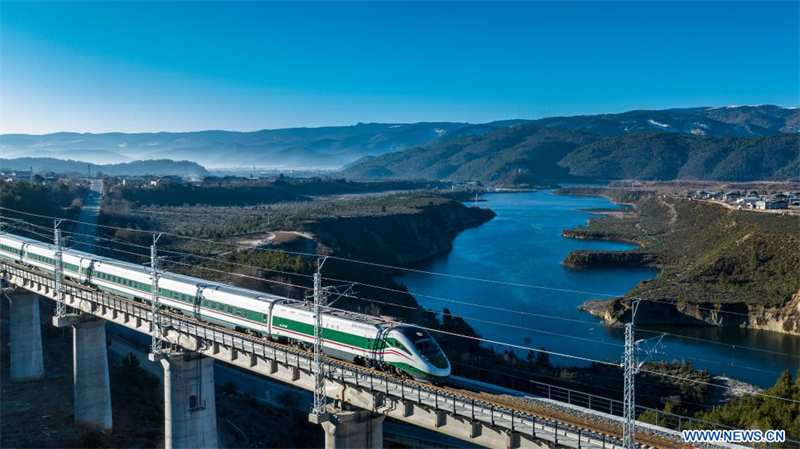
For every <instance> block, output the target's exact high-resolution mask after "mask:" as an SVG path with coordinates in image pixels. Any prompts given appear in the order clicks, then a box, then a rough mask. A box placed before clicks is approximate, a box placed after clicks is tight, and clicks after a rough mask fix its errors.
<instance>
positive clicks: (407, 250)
mask: <svg viewBox="0 0 800 449" xmlns="http://www.w3.org/2000/svg"><path fill="white" fill-rule="evenodd" d="M495 215H496V214H495V213H494V212H493V211H491V210H488V209H479V208H472V207H466V206H464V205H463V204H461V203H458V202H455V201H448V202H445V203H442V204H436V205H430V206H423V207H420V208H419V209H417V210H416V211H415V212H414V213H404V214H393V215H379V216H362V217H342V218H331V219H324V220H319V221H315V222H313V223H309V224H306V225H304V226H303V227H304V228H305V230H307V231H309V232H311V233H313V234H314V235H316V236H317V237H318V238H319V240H320V241H322V242H325V244H326V245H328V246H330V247H331V248H333V249H334V251H335V252H336V254H338V255H341V256H343V257H354V258H358V259H361V260H369V261H374V262H378V263H385V264H392V265H403V266H407V265H411V264H415V263H419V262H421V261H424V260H427V259H430V258H432V257H434V256H437V255H439V254H443V253H446V252H448V251H450V250H451V249H452V248H453V239H454V238H455V236H456V235H457V234H458V233H459V232H461V231H463V230H464V229H467V228H471V227H475V226H479V225H481V224H483V223H485V222H487V221H489V220H491V219H492V218H494V217H495Z"/></svg>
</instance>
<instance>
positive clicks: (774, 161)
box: [341, 106, 800, 185]
mask: <svg viewBox="0 0 800 449" xmlns="http://www.w3.org/2000/svg"><path fill="white" fill-rule="evenodd" d="M709 116H713V117H715V118H714V119H711V118H708V117H709ZM702 117H706V118H702ZM799 117H800V112H798V110H797V109H790V108H779V107H775V106H762V107H728V108H719V109H708V108H705V109H701V108H694V109H681V110H668V111H631V112H627V113H624V114H613V115H602V116H586V117H565V118H551V119H543V120H537V121H532V122H526V123H525V124H514V125H512V126H510V127H507V128H503V129H498V130H494V131H491V130H490V131H489V132H483V131H485V126H480V127H476V129H480V130H481V131H482V132H478V133H473V134H472V135H464V136H461V137H455V138H442V139H439V140H438V141H437V142H433V143H429V144H427V145H423V146H419V147H416V148H412V149H409V150H404V151H400V152H396V153H390V154H385V155H382V156H378V157H374V158H366V159H363V160H361V161H359V162H357V163H355V164H351V165H350V166H348V167H346V168H345V169H343V170H342V171H341V175H342V176H345V177H348V178H354V179H358V178H366V179H375V178H416V179H437V180H442V179H444V180H455V181H480V182H483V183H493V184H502V185H520V184H536V183H542V182H553V181H556V182H559V181H562V182H563V181H573V182H580V181H586V180H609V179H643V180H673V179H687V180H689V179H692V180H697V179H704V180H724V181H752V180H798V179H800V133H798V131H797V126H796V124H797V121H798V118H799ZM723 120H724V121H723ZM467 129H468V128H462V129H461V130H458V131H457V133H461V134H463V133H464V131H466V130H467ZM698 129H699V130H702V132H700V131H698ZM454 134H456V133H454Z"/></svg>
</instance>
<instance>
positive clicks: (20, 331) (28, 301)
mask: <svg viewBox="0 0 800 449" xmlns="http://www.w3.org/2000/svg"><path fill="white" fill-rule="evenodd" d="M8 298H9V301H10V302H11V310H10V313H11V317H10V323H9V338H10V340H11V341H10V343H11V348H10V349H11V350H10V354H9V355H10V356H11V358H10V361H9V362H10V363H9V364H10V365H11V366H10V368H11V381H12V382H25V381H31V380H38V379H41V378H43V377H44V359H43V357H42V325H41V322H40V321H39V295H36V294H33V293H28V292H24V293H22V292H20V293H11V294H10V295H8Z"/></svg>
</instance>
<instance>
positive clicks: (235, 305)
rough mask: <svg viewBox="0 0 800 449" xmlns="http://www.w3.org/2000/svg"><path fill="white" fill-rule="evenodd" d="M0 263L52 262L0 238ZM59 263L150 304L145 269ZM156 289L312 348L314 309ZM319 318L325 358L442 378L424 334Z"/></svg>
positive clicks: (238, 291)
mask: <svg viewBox="0 0 800 449" xmlns="http://www.w3.org/2000/svg"><path fill="white" fill-rule="evenodd" d="M0 257H3V258H6V259H9V260H14V261H18V262H22V263H25V264H27V265H30V266H34V267H37V268H39V269H41V270H44V271H47V272H53V271H54V266H55V262H56V261H55V246H53V245H49V244H47V243H42V242H39V241H36V240H32V239H27V238H24V237H20V236H16V235H11V234H0ZM62 261H63V263H64V275H65V276H66V277H69V278H72V279H74V280H77V281H80V282H83V283H86V284H91V285H94V286H96V287H97V288H99V289H101V290H104V291H107V292H110V293H113V294H117V295H121V296H124V297H127V298H130V299H135V300H139V301H143V302H146V303H148V304H149V303H150V301H151V291H152V288H151V285H152V279H151V270H150V268H149V267H145V266H140V265H136V264H132V263H127V262H121V261H118V260H115V259H110V258H107V257H101V256H95V255H93V254H89V253H84V252H81V251H76V250H72V249H66V250H64V251H63V252H62ZM158 287H159V292H158V293H159V302H160V303H161V304H162V305H163V306H164V307H168V308H170V309H171V310H175V311H178V312H180V313H182V314H184V315H187V316H192V317H195V318H196V319H198V320H201V321H206V322H211V323H215V324H218V325H221V326H225V327H228V328H231V329H236V330H239V331H244V332H249V333H251V334H254V335H257V336H261V337H269V338H272V339H278V340H286V341H288V342H289V343H291V344H293V345H295V346H301V347H304V348H306V349H310V348H311V347H312V345H313V342H314V310H313V305H312V304H309V303H307V302H301V301H295V300H292V299H289V298H284V297H280V296H276V295H270V294H266V293H262V292H258V291H255V290H249V289H244V288H239V287H235V286H231V285H227V284H222V283H217V282H210V281H206V280H203V279H198V278H193V277H190V276H184V275H179V274H172V273H165V274H163V275H162V276H160V277H159V283H158ZM323 313H324V316H323V319H322V324H323V351H324V352H325V353H326V354H327V355H329V356H331V357H333V358H338V359H342V360H347V361H350V362H356V363H361V364H364V365H367V366H371V367H375V368H379V369H382V370H384V371H389V372H394V373H396V374H399V375H408V376H411V377H413V378H414V379H418V380H424V381H429V382H438V381H441V380H443V379H444V378H446V377H447V376H449V375H450V363H449V361H448V360H447V357H446V356H445V355H444V352H442V349H441V348H440V347H439V345H438V344H437V343H436V340H434V339H433V337H431V335H430V334H429V333H428V332H427V331H426V330H424V329H421V328H418V327H415V326H412V325H407V324H398V323H395V322H391V321H387V320H385V319H382V318H377V317H373V316H368V315H363V314H359V313H354V312H348V311H345V310H340V309H333V308H325V309H324V312H323Z"/></svg>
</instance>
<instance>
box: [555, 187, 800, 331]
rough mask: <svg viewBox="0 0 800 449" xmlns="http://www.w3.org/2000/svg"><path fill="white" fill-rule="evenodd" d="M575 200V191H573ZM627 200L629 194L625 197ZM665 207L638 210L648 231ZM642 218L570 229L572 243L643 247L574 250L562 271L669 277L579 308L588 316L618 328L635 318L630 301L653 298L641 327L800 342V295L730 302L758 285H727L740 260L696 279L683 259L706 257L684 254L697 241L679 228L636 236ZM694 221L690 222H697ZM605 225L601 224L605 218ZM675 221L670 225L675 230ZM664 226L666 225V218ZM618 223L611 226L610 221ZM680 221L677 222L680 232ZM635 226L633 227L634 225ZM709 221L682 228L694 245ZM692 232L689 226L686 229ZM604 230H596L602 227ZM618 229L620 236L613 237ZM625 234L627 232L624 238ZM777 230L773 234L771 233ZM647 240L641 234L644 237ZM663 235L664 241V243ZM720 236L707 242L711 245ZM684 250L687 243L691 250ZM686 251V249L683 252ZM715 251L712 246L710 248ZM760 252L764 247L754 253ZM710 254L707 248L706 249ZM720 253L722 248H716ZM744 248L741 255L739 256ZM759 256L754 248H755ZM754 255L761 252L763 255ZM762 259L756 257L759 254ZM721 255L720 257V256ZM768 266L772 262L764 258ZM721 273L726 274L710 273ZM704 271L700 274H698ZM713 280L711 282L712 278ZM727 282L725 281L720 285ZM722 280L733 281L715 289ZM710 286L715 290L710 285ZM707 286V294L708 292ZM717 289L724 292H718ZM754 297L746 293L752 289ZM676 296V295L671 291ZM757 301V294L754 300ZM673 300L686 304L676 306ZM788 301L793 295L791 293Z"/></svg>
mask: <svg viewBox="0 0 800 449" xmlns="http://www.w3.org/2000/svg"><path fill="white" fill-rule="evenodd" d="M588 190H589V189H586V188H583V189H581V191H580V194H581V195H590V194H591V192H590V191H588ZM595 190H597V192H596V196H604V197H608V198H611V199H612V201H613V196H614V195H613V193H609V191H608V189H606V190H604V191H603V194H602V195H601V194H600V189H595ZM572 194H577V193H572ZM626 194H627V195H630V194H629V193H626ZM663 204H666V201H665V200H663V199H658V200H656V199H653V200H651V201H650V202H644V203H643V204H640V205H639V207H645V208H647V211H646V215H648V217H646V219H650V220H653V221H651V222H650V223H648V225H647V226H648V228H650V227H654V226H656V224H653V223H655V221H656V220H658V219H661V218H659V217H658V216H657V215H656V220H654V218H653V216H654V210H655V208H656V207H657V206H661V205H663ZM667 206H669V207H670V209H671V212H672V213H675V209H674V207H676V206H679V205H671V204H667ZM642 215H643V213H642V211H641V209H639V210H637V215H636V217H635V219H628V220H622V219H619V218H617V217H608V218H606V217H604V218H602V219H609V220H617V222H614V223H617V224H616V225H605V226H592V224H593V223H592V220H598V219H592V220H590V223H589V226H586V227H582V228H577V229H569V230H565V231H564V232H563V233H562V235H563V236H564V237H567V238H576V239H593V240H609V241H619V242H626V243H633V244H637V245H639V248H638V249H633V250H629V251H586V250H583V251H574V252H572V253H570V254H569V255H568V256H567V257H566V259H564V261H563V262H562V265H563V266H565V267H568V268H572V269H592V268H605V269H608V268H640V267H648V268H659V269H667V270H668V271H669V273H666V274H665V273H664V272H663V271H662V273H660V274H659V276H658V277H657V278H655V279H652V280H647V281H643V282H642V283H640V284H639V285H638V286H636V288H634V289H633V290H632V291H631V292H629V293H628V294H626V295H624V296H622V297H619V298H614V299H603V300H590V301H587V302H585V303H584V304H583V305H582V306H580V310H582V311H585V312H587V313H590V314H591V315H593V316H595V317H598V318H600V319H602V320H603V321H604V322H605V323H607V324H613V323H619V322H625V321H628V320H629V319H630V318H629V316H630V310H629V304H630V299H631V298H633V297H644V298H648V299H652V300H653V301H644V302H642V303H641V304H640V307H639V310H638V312H637V315H636V321H637V323H641V324H651V325H693V326H719V327H741V328H749V329H757V330H768V331H773V332H779V333H785V334H790V335H798V336H800V291H798V290H795V292H796V293H794V294H791V298H789V299H788V300H784V301H780V302H778V301H772V303H770V302H768V301H764V300H763V299H764V298H763V297H760V296H759V294H758V293H757V291H754V292H753V293H746V292H747V291H744V290H741V292H742V293H741V294H740V295H739V296H741V299H736V298H732V299H729V298H728V297H726V296H725V292H727V291H730V290H729V289H731V288H742V287H737V286H738V285H743V286H744V285H748V284H749V283H752V282H753V280H752V279H751V278H750V277H749V274H748V272H747V271H746V270H745V272H744V274H742V275H739V276H741V277H739V278H737V279H736V280H735V281H726V280H725V279H726V274H725V273H728V274H727V276H731V278H733V276H734V274H732V273H734V272H733V271H732V270H733V268H731V267H734V266H736V265H734V264H735V263H736V262H734V261H732V260H729V259H731V258H732V257H735V256H727V259H726V258H720V260H719V261H712V263H711V266H710V267H709V268H706V272H708V273H709V274H702V275H701V274H697V273H698V270H697V269H696V268H695V267H694V266H693V264H687V262H686V260H687V259H688V260H689V261H691V260H695V258H697V257H701V258H702V257H704V256H703V254H707V253H705V252H698V254H686V253H685V251H691V250H693V248H691V247H692V245H695V243H692V242H688V240H687V241H682V240H680V239H678V238H676V237H674V235H673V233H674V232H676V231H675V229H676V228H677V226H673V227H669V226H665V227H664V229H663V230H661V233H660V234H658V237H656V236H653V235H641V236H639V235H637V234H638V233H634V232H630V230H631V229H634V230H637V231H638V230H639V229H640V226H641V223H642V220H643V219H645V218H643V217H642ZM694 218H695V217H693V219H694ZM602 219H601V220H602ZM674 220H675V219H674V218H673V220H672V222H671V223H669V224H670V225H674ZM722 220H725V221H723V222H722V224H723V226H722V228H723V229H730V228H731V227H732V226H735V225H736V224H737V221H739V220H737V221H734V220H735V218H733V219H730V218H728V217H726V216H724V215H713V216H711V217H710V218H709V222H708V223H709V225H710V224H714V223H715V222H716V224H719V222H720V221H722ZM661 221H664V220H663V219H661ZM612 224H613V223H612ZM680 225H681V223H678V226H680ZM634 226H635V227H634ZM704 226H706V222H704V221H699V222H697V223H693V224H692V225H691V227H690V228H689V230H688V232H687V230H686V229H682V230H679V231H680V232H684V233H686V234H687V237H685V238H684V239H694V238H696V236H695V235H692V233H693V232H697V233H700V232H702V231H703V229H702V228H703V227H704ZM687 227H688V226H687ZM598 228H599V229H598ZM615 229H620V230H621V231H616V230H615ZM626 231H627V232H626ZM771 232H774V231H771ZM642 234H643V233H642ZM751 235H752V233H748V234H746V236H745V237H743V238H738V239H736V240H734V239H730V241H731V242H732V243H727V241H722V242H721V243H719V245H718V247H719V246H722V247H725V248H728V249H731V250H733V248H732V247H731V246H732V245H736V244H740V243H741V242H742V241H746V240H747V239H748V238H751V237H750V236H751ZM662 236H666V237H662ZM715 237H716V236H710V237H709V238H711V239H713V238H715ZM660 238H669V239H671V240H670V241H669V243H668V244H669V245H670V247H668V248H663V247H661V240H660ZM705 243H706V241H698V242H697V243H696V245H702V244H705ZM685 245H689V246H688V247H687V246H685ZM683 248H687V249H683ZM712 248H713V247H712ZM756 248H761V247H756ZM705 251H708V250H705ZM714 251H717V250H714ZM741 251H742V250H739V252H741ZM751 251H756V250H751ZM757 251H762V250H761V249H758V250H757ZM777 251H791V249H790V248H779V249H777ZM755 254H758V253H755ZM718 257H719V256H718ZM760 257H761V256H760V255H759V256H750V258H749V259H748V262H749V261H750V260H753V259H756V258H760ZM767 260H769V259H767ZM781 267H782V269H784V270H788V273H792V272H794V271H795V269H794V268H785V266H781ZM711 269H714V270H718V271H719V273H721V274H718V275H717V274H712V273H714V271H711ZM700 273H702V272H700ZM711 276H714V277H711ZM693 277H694V278H698V279H697V281H689V280H687V281H679V280H677V279H691V278H693ZM718 277H719V279H723V281H718ZM720 282H728V284H722V287H720V285H718V283H720ZM708 283H711V285H705V284H708ZM709 287H710V288H709ZM717 291H720V293H716V292H717ZM748 291H749V290H748ZM671 292H674V293H671ZM754 295H755V296H754ZM748 297H754V298H758V301H752V300H749V299H747V298H748ZM675 298H686V299H680V300H676V299H675ZM717 298H725V301H721V300H720V301H715V299H717ZM787 298H788V295H787ZM687 299H688V300H687Z"/></svg>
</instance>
